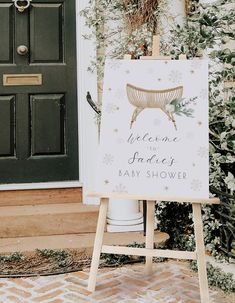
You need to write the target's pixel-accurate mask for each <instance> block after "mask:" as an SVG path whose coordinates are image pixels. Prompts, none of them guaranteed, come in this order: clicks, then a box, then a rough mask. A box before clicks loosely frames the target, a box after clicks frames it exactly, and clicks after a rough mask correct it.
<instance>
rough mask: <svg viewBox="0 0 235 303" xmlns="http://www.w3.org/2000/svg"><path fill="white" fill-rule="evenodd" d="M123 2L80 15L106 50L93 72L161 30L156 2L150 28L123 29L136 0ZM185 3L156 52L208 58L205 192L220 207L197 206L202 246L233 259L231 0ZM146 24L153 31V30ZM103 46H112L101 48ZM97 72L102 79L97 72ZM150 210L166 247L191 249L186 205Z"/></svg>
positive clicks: (146, 48)
mask: <svg viewBox="0 0 235 303" xmlns="http://www.w3.org/2000/svg"><path fill="white" fill-rule="evenodd" d="M123 2H124V1H122V0H117V1H108V0H98V1H95V0H91V1H90V7H89V8H87V9H86V10H84V11H83V12H82V15H83V16H84V17H85V18H86V22H87V25H88V27H90V28H91V29H92V33H93V35H96V37H97V45H98V49H99V48H102V47H106V49H105V54H104V53H103V54H101V55H99V56H98V58H97V61H95V62H93V63H92V65H91V66H93V68H94V67H97V66H102V64H103V63H104V61H105V58H106V57H109V58H122V57H123V55H124V54H126V53H129V54H131V55H132V57H133V58H139V56H141V55H147V54H149V53H150V52H151V47H152V34H153V32H156V31H160V29H161V20H162V19H163V18H162V17H163V15H165V14H166V11H167V9H168V7H167V5H166V2H165V1H161V2H160V4H159V5H158V6H157V7H155V12H153V11H150V14H151V18H150V19H151V22H152V20H153V19H152V18H156V20H155V21H154V22H152V23H151V25H150V24H149V21H148V20H150V19H148V18H146V19H145V22H142V23H141V24H139V26H137V27H134V28H129V27H128V26H126V24H127V23H126V21H127V19H126V16H129V17H130V16H131V15H132V16H134V15H135V13H136V12H137V11H138V5H137V4H138V3H139V1H137V0H135V1H134V0H133V1H132V2H131V1H130V2H131V5H130V6H123V5H122V4H123ZM190 3H191V7H189V8H188V11H189V12H190V14H189V16H188V17H187V18H186V19H185V22H184V24H183V25H177V24H175V26H172V28H171V34H170V37H169V40H167V42H164V41H163V42H162V43H161V51H162V53H164V54H166V55H171V57H172V58H175V59H177V58H178V56H179V55H180V54H182V53H185V54H186V55H187V57H188V59H192V58H195V57H207V58H208V59H209V63H210V66H209V103H210V108H209V140H210V192H211V194H212V195H217V196H218V197H219V198H220V200H221V202H222V203H221V205H220V206H204V207H203V222H204V232H205V242H206V248H207V250H208V251H209V252H210V253H211V254H212V255H214V256H216V257H218V258H223V257H224V256H223V255H221V252H223V253H225V254H226V255H227V257H228V258H229V257H234V256H235V240H234V239H235V237H234V235H235V227H234V226H235V224H234V223H235V222H234V221H235V219H234V218H235V203H234V202H235V196H234V190H235V178H234V171H235V166H234V162H235V161H234V160H235V152H234V151H235V140H234V137H235V106H234V103H235V97H234V88H233V87H230V86H229V85H227V84H229V83H230V82H229V81H234V64H235V52H234V51H233V50H232V49H231V45H230V44H229V43H231V41H234V38H235V34H234V29H233V24H234V19H235V18H234V15H235V13H234V9H232V7H231V5H232V4H233V1H232V0H219V1H216V2H213V3H212V4H204V5H200V2H199V1H196V0H195V1H190ZM168 15H169V13H168ZM117 21H118V22H117ZM111 24H115V25H117V26H110V25H111ZM152 24H155V26H156V27H157V28H155V29H154V30H153V28H152ZM104 29H105V30H104ZM87 38H89V37H87ZM109 45H112V47H107V46H109ZM93 68H92V67H91V69H93ZM98 70H99V71H101V73H100V75H101V76H102V69H98ZM225 83H226V85H225ZM172 105H174V106H175V105H176V104H172ZM174 110H176V111H178V114H185V115H188V116H189V117H190V116H191V115H192V111H191V110H190V108H187V106H185V107H184V106H182V107H178V108H177V109H176V108H174ZM156 212H157V218H158V221H159V228H160V229H161V230H163V231H166V232H168V233H169V234H170V236H171V240H170V242H169V246H171V247H175V248H177V247H178V248H182V247H185V246H186V247H188V249H193V247H194V236H193V226H192V219H191V216H192V214H191V209H190V207H189V206H188V205H187V204H184V205H181V204H172V203H168V204H163V203H160V204H158V206H157V210H156ZM169 218H170V219H169ZM172 218H174V219H175V220H174V221H173V220H172Z"/></svg>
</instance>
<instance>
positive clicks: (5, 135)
mask: <svg viewBox="0 0 235 303" xmlns="http://www.w3.org/2000/svg"><path fill="white" fill-rule="evenodd" d="M0 142H1V143H0V157H13V156H14V153H15V148H14V147H15V96H0Z"/></svg>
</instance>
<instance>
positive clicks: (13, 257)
mask: <svg viewBox="0 0 235 303" xmlns="http://www.w3.org/2000/svg"><path fill="white" fill-rule="evenodd" d="M22 260H24V257H23V255H22V254H21V253H19V252H13V253H12V254H10V255H6V256H0V263H1V262H2V263H4V262H8V263H10V262H20V261H22Z"/></svg>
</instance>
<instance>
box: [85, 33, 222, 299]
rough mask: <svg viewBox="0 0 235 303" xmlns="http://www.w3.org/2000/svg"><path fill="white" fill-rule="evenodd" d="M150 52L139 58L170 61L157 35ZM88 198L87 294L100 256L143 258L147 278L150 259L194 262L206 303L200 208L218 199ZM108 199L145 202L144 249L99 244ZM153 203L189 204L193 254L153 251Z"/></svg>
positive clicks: (104, 195) (92, 286)
mask: <svg viewBox="0 0 235 303" xmlns="http://www.w3.org/2000/svg"><path fill="white" fill-rule="evenodd" d="M152 53H153V55H152V56H146V57H142V58H141V59H151V60H157V59H163V60H169V59H170V58H169V57H163V56H160V47H159V36H154V37H153V52H152ZM125 59H131V57H130V55H127V56H125ZM180 59H186V56H185V55H183V56H181V58H180ZM89 196H91V197H96V198H99V199H100V210H99V217H98V223H97V229H96V236H95V243H94V250H93V256H92V262H91V270H90V276H89V281H88V290H89V291H91V292H93V291H94V290H95V286H96V278H97V272H98V267H99V261H100V255H101V253H108V254H121V255H135V256H145V257H146V262H145V272H146V274H147V275H150V274H151V273H152V263H153V257H163V258H173V259H187V260H197V264H198V276H199V286H200V295H201V303H210V301H209V289H208V281H207V272H206V259H205V246H204V237H203V223H202V215H201V205H202V204H205V203H207V204H219V203H220V201H219V199H218V198H210V199H191V198H188V197H185V198H184V199H177V198H175V197H167V198H166V197H161V196H139V195H129V194H115V193H90V194H89ZM109 199H120V200H122V199H131V200H146V201H147V219H146V243H145V248H132V247H126V246H112V245H103V236H104V229H105V224H106V217H107V211H108V203H109ZM157 201H175V202H180V203H192V209H193V222H194V234H195V242H196V250H195V251H194V252H191V251H176V250H164V249H154V215H155V203H156V202H157ZM120 203H121V202H120Z"/></svg>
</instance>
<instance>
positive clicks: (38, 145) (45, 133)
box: [31, 94, 66, 156]
mask: <svg viewBox="0 0 235 303" xmlns="http://www.w3.org/2000/svg"><path fill="white" fill-rule="evenodd" d="M31 117H32V118H31V121H32V137H31V142H32V156H37V155H59V154H64V153H65V148H64V142H65V141H66V138H64V135H65V132H64V128H65V104H64V95H63V94H51V95H35V96H31ZM48 117H50V119H48Z"/></svg>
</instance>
